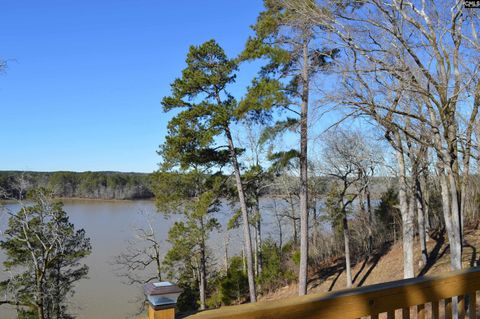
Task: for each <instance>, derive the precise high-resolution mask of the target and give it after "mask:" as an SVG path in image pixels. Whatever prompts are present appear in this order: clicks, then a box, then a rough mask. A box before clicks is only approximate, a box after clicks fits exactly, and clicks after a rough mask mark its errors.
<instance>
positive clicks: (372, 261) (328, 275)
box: [260, 229, 480, 300]
mask: <svg viewBox="0 0 480 319" xmlns="http://www.w3.org/2000/svg"><path fill="white" fill-rule="evenodd" d="M446 236H447V235H446V234H445V233H439V234H435V235H433V238H430V240H429V241H428V243H427V249H428V256H429V261H428V262H427V264H426V265H423V264H422V262H421V255H420V244H419V242H418V241H416V242H415V245H414V251H415V273H416V274H417V276H426V275H434V274H438V273H442V272H447V271H449V270H450V251H449V245H448V238H447V237H446ZM479 248H480V230H476V229H475V230H466V231H465V240H464V248H463V267H464V268H469V267H473V266H476V265H477V260H478V255H477V251H478V249H479ZM344 268H345V267H344V260H343V259H339V260H337V261H336V262H332V263H331V264H329V265H325V266H324V267H321V268H320V269H317V270H312V271H311V272H310V276H309V277H310V279H309V285H308V290H309V293H319V292H328V291H334V290H339V289H343V288H346V275H345V269H344ZM352 277H353V286H354V287H361V286H366V285H371V284H376V283H382V282H387V281H393V280H399V279H402V278H403V249H402V242H401V241H398V242H396V243H393V244H390V245H385V246H384V247H383V248H382V249H380V250H378V251H376V252H374V253H373V254H372V255H371V256H369V257H368V258H365V259H364V260H360V261H359V262H357V263H356V265H355V266H353V267H352ZM296 295H297V285H296V284H292V285H289V286H286V287H283V288H280V289H278V290H277V291H275V292H274V293H270V294H267V295H264V296H262V297H261V298H260V300H275V299H282V298H286V297H291V296H296Z"/></svg>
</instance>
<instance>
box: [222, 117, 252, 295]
mask: <svg viewBox="0 0 480 319" xmlns="http://www.w3.org/2000/svg"><path fill="white" fill-rule="evenodd" d="M225 135H226V137H227V140H228V148H229V150H230V157H231V160H232V166H233V170H234V171H235V182H236V185H237V192H238V199H239V201H240V210H241V212H242V219H243V240H244V242H245V245H244V246H245V255H246V259H247V276H248V288H249V292H250V302H256V301H257V295H256V292H255V274H254V271H253V258H252V240H251V237H250V225H249V222H248V210H247V203H246V201H245V192H244V191H243V184H242V177H241V175H240V166H239V165H238V161H237V152H236V151H235V146H234V144H233V139H232V134H231V133H230V128H229V127H228V126H227V127H226V128H225Z"/></svg>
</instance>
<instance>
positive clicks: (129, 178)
mask: <svg viewBox="0 0 480 319" xmlns="http://www.w3.org/2000/svg"><path fill="white" fill-rule="evenodd" d="M20 176H22V178H19V177H20ZM18 180H22V181H23V183H24V184H25V185H22V186H21V187H18V186H19V185H17V183H18ZM38 187H45V188H48V189H50V190H52V191H53V192H54V194H55V196H57V197H72V198H73V197H78V198H91V199H141V198H151V197H153V193H152V191H151V190H150V174H142V173H120V172H81V173H77V172H18V171H3V172H0V189H2V190H3V192H4V194H1V197H2V198H11V197H13V198H19V197H21V196H23V195H25V194H19V192H24V193H25V192H28V191H29V190H31V189H34V188H38ZM19 190H20V191H19Z"/></svg>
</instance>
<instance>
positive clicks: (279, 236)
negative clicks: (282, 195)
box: [273, 199, 283, 253]
mask: <svg viewBox="0 0 480 319" xmlns="http://www.w3.org/2000/svg"><path fill="white" fill-rule="evenodd" d="M273 209H274V211H275V218H276V220H277V225H278V245H279V247H280V253H281V252H282V246H283V230H282V219H281V218H280V216H279V215H278V210H277V202H276V201H275V199H274V200H273Z"/></svg>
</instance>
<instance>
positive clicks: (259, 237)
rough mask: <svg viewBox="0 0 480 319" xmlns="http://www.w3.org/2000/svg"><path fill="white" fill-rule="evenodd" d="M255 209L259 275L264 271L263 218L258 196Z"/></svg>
mask: <svg viewBox="0 0 480 319" xmlns="http://www.w3.org/2000/svg"><path fill="white" fill-rule="evenodd" d="M255 207H256V208H255V209H256V213H257V227H256V228H255V230H256V232H257V233H256V240H257V243H256V246H257V268H256V269H257V276H259V275H260V274H261V273H262V263H263V260H262V219H261V218H260V204H259V200H258V197H257V198H256V199H255Z"/></svg>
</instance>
